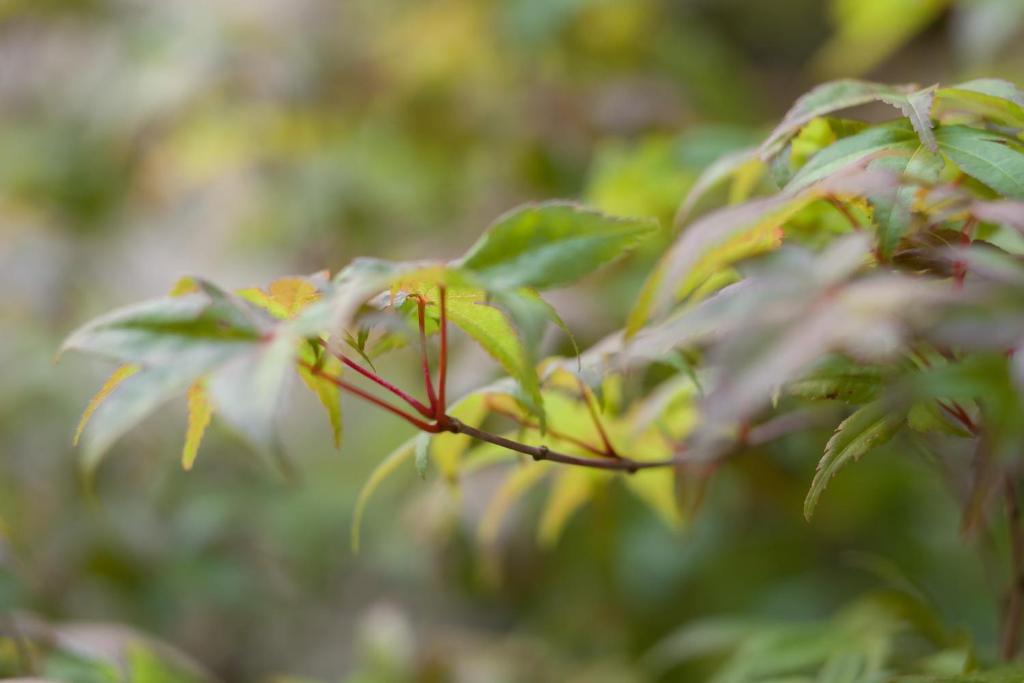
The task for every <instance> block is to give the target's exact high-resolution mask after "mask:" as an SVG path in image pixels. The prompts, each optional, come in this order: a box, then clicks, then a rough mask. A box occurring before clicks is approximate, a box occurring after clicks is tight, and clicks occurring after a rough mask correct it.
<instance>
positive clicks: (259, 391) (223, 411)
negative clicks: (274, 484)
mask: <svg viewBox="0 0 1024 683" xmlns="http://www.w3.org/2000/svg"><path fill="white" fill-rule="evenodd" d="M297 343H298V340H297V339H295V338H294V337H292V336H291V335H288V334H278V335H277V336H276V337H275V338H274V339H272V340H270V341H268V342H264V343H263V344H261V345H260V346H258V347H257V348H255V349H252V350H251V351H250V352H249V353H247V354H245V355H244V356H241V357H239V358H236V359H234V360H232V361H231V362H230V363H228V364H226V365H224V366H223V367H221V368H219V369H218V370H217V371H216V372H214V373H212V374H211V376H210V379H209V383H208V386H209V391H210V396H211V399H212V400H213V404H214V406H215V409H216V412H217V414H218V415H219V416H220V417H221V418H223V420H224V421H225V422H227V423H228V425H230V426H231V427H232V428H233V429H234V430H235V431H237V432H238V433H239V434H240V435H241V436H242V437H244V438H245V439H246V441H248V442H249V443H250V445H252V446H253V447H254V448H256V449H257V450H258V451H260V452H261V453H263V454H265V455H271V456H274V457H277V456H278V455H279V454H280V445H279V443H278V442H277V435H276V431H275V429H274V417H275V412H276V410H277V407H278V404H279V403H280V400H281V395H282V393H283V391H284V385H285V379H286V378H287V376H288V370H289V369H290V368H291V365H292V362H293V360H294V358H295V354H296V345H297Z"/></svg>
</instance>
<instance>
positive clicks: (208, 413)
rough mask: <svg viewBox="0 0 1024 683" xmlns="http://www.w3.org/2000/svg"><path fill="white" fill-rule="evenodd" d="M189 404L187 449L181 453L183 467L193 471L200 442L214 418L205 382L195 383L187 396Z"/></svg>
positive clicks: (186, 432)
mask: <svg viewBox="0 0 1024 683" xmlns="http://www.w3.org/2000/svg"><path fill="white" fill-rule="evenodd" d="M186 402H187V403H188V428H187V429H186V430H185V447H184V449H182V451H181V466H182V467H183V468H185V469H186V470H190V469H192V465H193V464H194V463H195V461H196V455H198V453H199V442H201V441H202V440H203V434H204V433H205V432H206V427H207V426H208V425H209V424H210V418H211V417H213V404H212V403H210V395H209V393H208V392H207V391H206V385H205V384H204V383H203V380H199V381H197V382H194V383H193V384H192V386H190V387H189V388H188V393H187V394H186Z"/></svg>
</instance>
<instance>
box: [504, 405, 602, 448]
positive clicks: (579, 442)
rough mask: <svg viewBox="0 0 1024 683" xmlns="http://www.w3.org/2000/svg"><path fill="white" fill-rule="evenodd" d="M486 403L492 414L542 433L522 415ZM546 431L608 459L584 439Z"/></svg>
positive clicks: (552, 430) (537, 425) (550, 429)
mask: <svg viewBox="0 0 1024 683" xmlns="http://www.w3.org/2000/svg"><path fill="white" fill-rule="evenodd" d="M485 403H486V405H487V409H488V410H490V411H491V412H492V413H497V414H498V415H501V416H503V417H507V418H508V419H510V420H512V421H514V422H515V423H516V424H518V425H519V426H521V427H524V428H526V429H533V430H536V431H538V432H539V431H540V425H539V424H537V423H536V422H534V421H533V420H530V419H528V418H525V417H523V416H522V415H519V414H517V413H514V412H512V411H511V410H506V409H505V408H502V407H501V406H499V405H497V404H496V403H494V401H491V400H490V399H488V400H486V401H485ZM545 431H546V432H547V433H548V434H550V435H551V436H552V437H554V438H556V439H558V440H559V441H565V442H566V443H571V444H572V445H574V446H578V447H579V448H582V449H583V450H585V451H587V452H589V453H593V454H594V455H597V456H601V457H608V453H606V452H605V451H604V450H603V449H601V448H598V447H597V446H594V445H593V444H589V443H587V442H586V441H584V440H583V439H578V438H576V437H575V436H571V435H569V434H564V433H562V432H559V431H556V430H554V429H552V428H551V427H548V428H547V429H546V430H545ZM615 457H618V456H615Z"/></svg>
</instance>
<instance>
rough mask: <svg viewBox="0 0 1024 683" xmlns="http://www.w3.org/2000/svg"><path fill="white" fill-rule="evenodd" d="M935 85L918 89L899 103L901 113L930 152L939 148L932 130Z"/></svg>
mask: <svg viewBox="0 0 1024 683" xmlns="http://www.w3.org/2000/svg"><path fill="white" fill-rule="evenodd" d="M936 88H938V86H937V85H933V86H930V87H928V88H924V89H923V90H918V91H917V92H913V93H911V94H910V95H907V98H906V100H905V101H903V102H901V103H900V104H899V108H900V110H901V111H902V112H903V115H904V116H906V117H907V119H909V120H910V125H912V126H913V127H914V131H915V132H916V133H917V137H918V138H920V139H921V144H922V145H924V146H925V147H927V148H928V150H929V151H931V152H938V151H939V148H938V146H937V145H936V143H935V134H934V133H933V132H932V128H933V124H932V105H933V104H934V103H935V90H936Z"/></svg>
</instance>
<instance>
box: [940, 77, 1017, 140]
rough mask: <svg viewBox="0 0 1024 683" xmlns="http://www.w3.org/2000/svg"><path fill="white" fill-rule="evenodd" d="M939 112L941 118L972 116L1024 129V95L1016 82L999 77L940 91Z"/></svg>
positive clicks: (969, 82) (960, 84)
mask: <svg viewBox="0 0 1024 683" xmlns="http://www.w3.org/2000/svg"><path fill="white" fill-rule="evenodd" d="M935 109H936V111H937V113H938V114H939V116H940V117H944V116H945V115H946V114H953V115H962V114H969V115H971V116H977V117H981V118H982V119H985V120H989V121H995V122H997V123H1002V124H1005V125H1007V126H1011V127H1015V128H1024V95H1022V93H1021V90H1020V89H1018V88H1017V87H1016V86H1015V85H1013V84H1012V83H1009V82H1007V81H1001V80H998V79H995V78H984V79H979V80H975V81H968V82H966V83H959V84H957V85H954V86H951V87H949V88H940V89H939V90H938V91H936V93H935Z"/></svg>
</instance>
